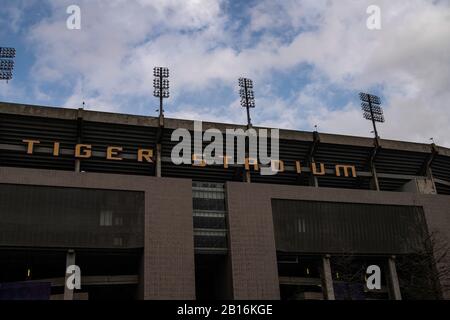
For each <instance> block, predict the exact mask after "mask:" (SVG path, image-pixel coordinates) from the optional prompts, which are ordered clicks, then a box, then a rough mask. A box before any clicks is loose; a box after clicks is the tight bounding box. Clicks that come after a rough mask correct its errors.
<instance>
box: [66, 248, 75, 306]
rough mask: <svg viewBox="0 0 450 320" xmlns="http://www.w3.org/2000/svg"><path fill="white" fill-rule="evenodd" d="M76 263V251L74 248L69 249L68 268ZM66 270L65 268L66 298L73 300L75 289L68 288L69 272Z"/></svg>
mask: <svg viewBox="0 0 450 320" xmlns="http://www.w3.org/2000/svg"><path fill="white" fill-rule="evenodd" d="M74 264H75V251H74V250H72V249H71V250H68V251H67V254H66V270H67V267H68V266H71V265H74ZM66 270H64V274H65V278H64V300H73V290H70V289H69V288H67V279H68V276H69V275H68V274H67V273H66Z"/></svg>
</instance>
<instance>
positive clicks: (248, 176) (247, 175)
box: [245, 170, 252, 183]
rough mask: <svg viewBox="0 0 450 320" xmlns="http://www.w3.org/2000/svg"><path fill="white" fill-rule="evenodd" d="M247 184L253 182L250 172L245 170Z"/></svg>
mask: <svg viewBox="0 0 450 320" xmlns="http://www.w3.org/2000/svg"><path fill="white" fill-rule="evenodd" d="M245 182H248V183H250V182H252V176H251V174H250V170H245Z"/></svg>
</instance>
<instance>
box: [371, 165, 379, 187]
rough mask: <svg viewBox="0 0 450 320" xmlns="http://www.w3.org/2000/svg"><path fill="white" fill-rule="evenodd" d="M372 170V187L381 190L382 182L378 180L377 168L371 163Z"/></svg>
mask: <svg viewBox="0 0 450 320" xmlns="http://www.w3.org/2000/svg"><path fill="white" fill-rule="evenodd" d="M371 171H372V179H371V181H370V187H371V189H372V190H376V191H380V183H379V182H378V175H377V169H376V168H375V165H374V164H372V165H371Z"/></svg>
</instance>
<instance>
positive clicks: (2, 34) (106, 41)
mask: <svg viewBox="0 0 450 320" xmlns="http://www.w3.org/2000/svg"><path fill="white" fill-rule="evenodd" d="M0 4H1V7H2V9H1V10H0V46H14V47H16V48H17V50H18V53H17V59H16V69H15V77H14V79H13V81H11V82H9V84H6V83H5V82H1V83H0V101H9V102H17V103H29V104H38V105H50V106H63V107H69V108H78V107H80V106H81V105H82V101H85V102H86V105H87V108H88V109H92V110H101V111H113V112H122V113H131V114H143V115H156V114H157V113H156V112H155V110H156V109H157V105H158V102H157V100H156V99H155V98H154V97H153V96H152V93H153V90H152V85H153V83H152V82H153V72H152V69H153V67H154V66H167V67H169V68H170V70H171V98H170V99H169V100H168V101H167V106H166V116H169V117H176V118H188V119H198V120H213V121H220V122H233V123H245V121H246V115H245V110H243V109H242V108H241V107H240V106H239V99H238V88H237V79H238V78H239V77H241V76H245V77H249V78H251V79H253V80H254V83H255V96H256V105H257V107H256V109H255V110H253V116H252V118H253V123H254V124H255V125H264V126H269V127H278V128H289V129H300V130H308V131H311V130H313V129H314V126H315V125H317V126H318V129H319V131H320V132H331V133H341V134H350V135H362V136H371V135H372V134H371V130H372V129H371V123H370V122H368V121H366V120H363V119H362V115H361V111H360V107H359V101H358V95H357V94H358V92H360V91H369V92H371V93H374V94H377V95H379V96H380V97H381V98H382V102H383V106H384V108H385V116H386V119H387V121H386V123H385V124H382V125H380V126H379V131H380V135H381V136H382V137H383V138H388V139H402V140H409V141H417V142H425V143H429V142H430V138H431V137H433V138H434V140H435V141H436V143H438V144H440V145H445V146H448V147H450V0H388V1H382V0H380V1H378V0H370V1H365V0H336V1H333V0H323V1H322V0H282V1H281V0H280V1H274V0H259V1H257V0H249V1H224V0H78V1H76V0H69V1H65V0H0ZM73 4H75V5H78V6H79V7H80V8H81V30H68V29H67V27H66V20H67V18H68V17H69V14H67V13H66V9H67V7H68V6H69V5H73ZM369 5H377V6H379V7H380V8H381V30H369V29H368V28H367V26H366V21H367V19H368V17H369V14H367V12H366V10H367V7H368V6H369Z"/></svg>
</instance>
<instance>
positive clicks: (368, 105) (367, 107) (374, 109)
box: [359, 92, 384, 140]
mask: <svg viewBox="0 0 450 320" xmlns="http://www.w3.org/2000/svg"><path fill="white" fill-rule="evenodd" d="M359 98H360V99H361V101H362V102H361V109H362V111H363V116H364V118H365V119H367V120H371V121H372V124H373V132H374V133H375V139H377V140H378V138H379V137H380V136H379V135H378V131H377V126H376V122H384V116H383V109H382V108H381V106H380V104H381V100H380V98H379V97H377V96H374V95H372V94H368V93H363V92H361V93H360V94H359Z"/></svg>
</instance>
